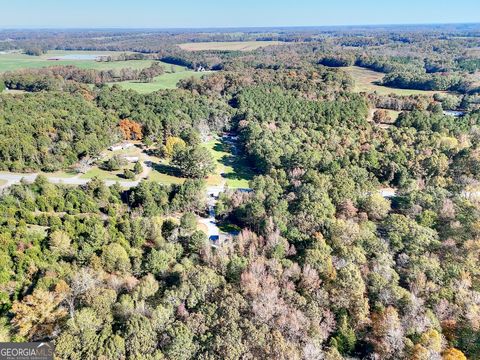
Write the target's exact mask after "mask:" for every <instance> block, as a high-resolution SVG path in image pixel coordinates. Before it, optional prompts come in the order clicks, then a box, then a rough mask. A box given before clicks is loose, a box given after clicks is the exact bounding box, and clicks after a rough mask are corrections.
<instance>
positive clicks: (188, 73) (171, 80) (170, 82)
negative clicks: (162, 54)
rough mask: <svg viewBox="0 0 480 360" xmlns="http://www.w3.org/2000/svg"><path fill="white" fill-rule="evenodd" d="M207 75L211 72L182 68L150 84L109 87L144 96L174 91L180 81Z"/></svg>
mask: <svg viewBox="0 0 480 360" xmlns="http://www.w3.org/2000/svg"><path fill="white" fill-rule="evenodd" d="M168 69H169V68H168V66H167V71H168ZM209 73H211V72H210V71H206V72H196V71H193V70H187V69H186V68H183V69H182V70H180V71H176V72H174V73H172V72H167V73H165V74H162V75H160V76H157V77H155V78H154V79H153V81H152V82H149V83H143V82H139V81H123V82H117V83H110V85H113V84H117V85H119V86H121V87H122V88H123V89H127V90H135V91H137V92H139V93H142V94H145V93H151V92H154V91H158V90H164V89H175V88H176V87H177V83H178V82H179V81H180V80H182V79H186V78H189V77H192V76H193V77H196V78H200V77H202V76H203V75H206V74H209Z"/></svg>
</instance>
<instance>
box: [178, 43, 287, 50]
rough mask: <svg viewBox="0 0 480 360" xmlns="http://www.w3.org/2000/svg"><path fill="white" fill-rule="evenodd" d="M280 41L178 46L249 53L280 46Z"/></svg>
mask: <svg viewBox="0 0 480 360" xmlns="http://www.w3.org/2000/svg"><path fill="white" fill-rule="evenodd" d="M281 43H282V42H281V41H223V42H222V41H219V42H195V43H186V44H179V45H178V46H180V47H181V48H182V49H183V50H187V51H202V50H225V51H251V50H255V49H258V48H261V47H265V46H269V45H278V44H281Z"/></svg>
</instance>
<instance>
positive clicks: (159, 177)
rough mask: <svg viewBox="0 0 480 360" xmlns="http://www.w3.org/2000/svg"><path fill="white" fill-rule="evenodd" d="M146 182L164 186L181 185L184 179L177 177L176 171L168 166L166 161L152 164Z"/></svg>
mask: <svg viewBox="0 0 480 360" xmlns="http://www.w3.org/2000/svg"><path fill="white" fill-rule="evenodd" d="M148 180H150V181H155V182H158V183H160V184H165V185H171V184H182V183H183V182H184V181H185V179H184V178H181V177H180V176H179V174H178V173H177V172H176V169H175V168H173V167H172V166H170V165H168V164H167V162H166V161H162V162H159V163H154V164H153V169H152V171H151V172H150V174H149V175H148Z"/></svg>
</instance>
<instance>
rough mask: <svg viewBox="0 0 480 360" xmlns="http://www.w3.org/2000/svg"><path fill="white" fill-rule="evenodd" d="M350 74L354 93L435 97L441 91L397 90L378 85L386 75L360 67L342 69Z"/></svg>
mask: <svg viewBox="0 0 480 360" xmlns="http://www.w3.org/2000/svg"><path fill="white" fill-rule="evenodd" d="M342 69H343V70H345V71H346V72H347V73H348V74H350V75H351V76H352V78H353V80H354V81H355V87H354V91H356V92H374V91H376V92H377V93H378V94H379V95H389V94H396V95H433V94H435V93H438V92H440V91H425V90H413V89H396V88H392V87H387V86H382V85H377V84H376V82H379V81H381V80H382V78H383V77H384V76H385V74H384V73H381V72H378V71H373V70H369V69H365V68H362V67H359V66H349V67H344V68H342Z"/></svg>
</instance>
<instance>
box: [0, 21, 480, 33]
mask: <svg viewBox="0 0 480 360" xmlns="http://www.w3.org/2000/svg"><path fill="white" fill-rule="evenodd" d="M449 25H450V26H451V25H479V26H480V21H479V22H438V23H436V22H425V23H378V24H343V25H342V24H337V25H271V26H198V27H184V26H180V27H148V26H147V27H137V26H131V27H121V26H108V27H97V26H91V27H87V26H74V27H64V26H45V25H38V26H37V25H34V26H23V25H19V26H7V27H0V31H4V30H157V31H158V30H163V31H168V30H237V29H321V28H355V27H392V26H400V27H401V26H449Z"/></svg>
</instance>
